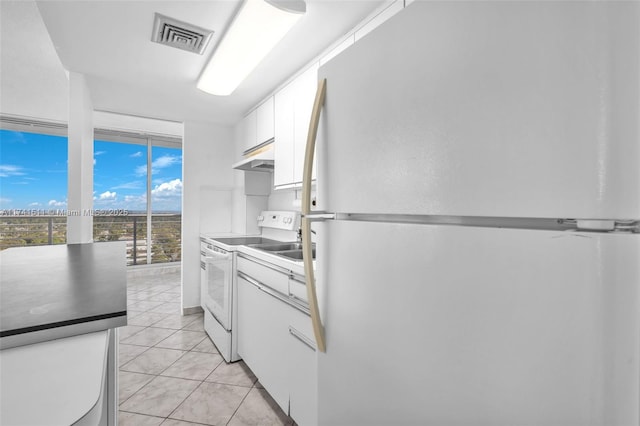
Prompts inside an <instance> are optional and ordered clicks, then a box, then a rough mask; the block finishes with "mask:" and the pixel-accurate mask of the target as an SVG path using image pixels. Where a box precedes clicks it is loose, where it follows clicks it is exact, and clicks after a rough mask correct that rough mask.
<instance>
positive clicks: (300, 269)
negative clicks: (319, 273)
mask: <svg viewBox="0 0 640 426" xmlns="http://www.w3.org/2000/svg"><path fill="white" fill-rule="evenodd" d="M238 252H239V253H243V254H246V255H247V256H251V257H255V258H256V259H259V260H262V261H265V262H269V263H271V264H273V265H276V266H279V267H281V268H284V269H287V270H289V271H291V272H293V273H294V274H296V275H300V276H301V277H304V264H303V262H302V260H293V259H288V258H286V257H283V256H278V255H277V254H273V253H269V252H267V251H264V250H260V249H257V248H253V247H248V246H240V247H238ZM313 265H314V266H315V261H314V262H313Z"/></svg>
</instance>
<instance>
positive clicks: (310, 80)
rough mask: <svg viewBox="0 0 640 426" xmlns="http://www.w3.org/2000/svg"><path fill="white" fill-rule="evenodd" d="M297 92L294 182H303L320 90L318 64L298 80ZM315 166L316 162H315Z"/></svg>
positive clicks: (313, 175) (313, 176)
mask: <svg viewBox="0 0 640 426" xmlns="http://www.w3.org/2000/svg"><path fill="white" fill-rule="evenodd" d="M296 82H297V90H296V99H295V116H294V119H295V120H294V122H295V129H294V132H293V133H294V141H295V142H294V144H293V155H294V162H293V181H294V182H296V183H297V182H302V172H303V169H304V154H305V150H306V147H307V136H308V134H309V123H310V122H311V113H312V111H313V101H314V100H315V97H316V90H317V89H318V64H314V65H313V66H312V67H310V68H309V69H308V70H306V71H305V72H304V73H302V74H301V75H300V76H299V77H298V78H297V79H296ZM314 166H315V162H314ZM315 170H316V168H315V167H314V168H313V173H312V176H311V177H312V179H315V176H316V173H315Z"/></svg>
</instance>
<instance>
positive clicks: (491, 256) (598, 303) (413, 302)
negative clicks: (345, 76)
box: [318, 221, 640, 426]
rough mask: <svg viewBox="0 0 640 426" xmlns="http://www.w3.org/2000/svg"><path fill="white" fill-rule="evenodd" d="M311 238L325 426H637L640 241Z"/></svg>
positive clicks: (347, 227)
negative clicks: (315, 244)
mask: <svg viewBox="0 0 640 426" xmlns="http://www.w3.org/2000/svg"><path fill="white" fill-rule="evenodd" d="M320 225H321V229H319V232H318V235H319V236H320V235H321V234H322V237H323V240H322V246H319V249H321V251H320V252H319V253H318V265H319V291H320V294H321V296H322V297H321V310H322V313H323V320H324V324H325V331H326V338H327V346H326V353H319V354H318V381H319V384H318V404H319V405H318V409H319V424H321V425H351V426H357V425H363V426H364V425H367V426H369V425H439V426H445V425H473V426H477V425H491V426H500V425H504V426H507V425H509V426H512V425H547V426H551V425H553V426H556V425H563V426H569V425H580V426H585V425H599V426H601V425H632V424H634V425H636V424H638V423H639V421H640V419H639V417H638V415H639V401H640V394H639V390H640V353H639V352H640V291H639V286H640V272H639V269H640V267H639V266H638V258H640V247H639V246H640V244H639V242H640V238H638V235H628V234H586V233H569V232H564V233H563V232H556V231H530V230H514V229H510V230H507V229H488V228H474V227H452V226H432V225H407V224H386V223H375V224H374V223H364V222H346V221H333V222H327V223H323V224H320ZM319 244H320V242H319ZM323 247H324V249H322V248H323Z"/></svg>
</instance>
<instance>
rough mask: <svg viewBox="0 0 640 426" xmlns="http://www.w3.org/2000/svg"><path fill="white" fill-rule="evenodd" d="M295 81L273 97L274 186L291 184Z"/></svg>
mask: <svg viewBox="0 0 640 426" xmlns="http://www.w3.org/2000/svg"><path fill="white" fill-rule="evenodd" d="M295 90H296V87H295V81H294V82H292V83H290V84H289V85H287V86H286V87H284V88H283V89H282V90H280V91H279V92H278V93H276V95H275V97H274V98H275V100H274V110H275V111H274V112H275V129H274V130H275V138H276V139H275V152H274V156H275V157H274V158H275V170H274V172H273V173H274V174H273V184H274V186H279V185H288V184H291V183H293V164H294V157H293V143H294V133H293V131H294V100H295Z"/></svg>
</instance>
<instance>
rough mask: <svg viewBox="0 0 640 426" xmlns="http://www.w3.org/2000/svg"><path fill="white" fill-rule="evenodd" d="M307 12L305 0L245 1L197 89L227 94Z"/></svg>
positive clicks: (219, 94) (200, 79) (207, 66)
mask: <svg viewBox="0 0 640 426" xmlns="http://www.w3.org/2000/svg"><path fill="white" fill-rule="evenodd" d="M305 11H306V4H305V2H304V1H303V0H245V2H244V4H243V5H242V7H241V9H240V11H239V12H238V14H237V15H236V18H235V19H234V21H233V22H232V23H231V27H230V28H229V30H228V31H227V33H226V34H225V36H224V38H223V39H222V41H221V42H220V45H219V46H218V48H217V49H216V51H215V52H214V55H213V57H212V58H211V59H210V60H209V63H208V64H207V65H206V66H205V68H204V71H202V74H201V75H200V78H199V79H198V85H197V87H198V89H200V90H202V91H205V92H207V93H211V94H212V95H218V96H227V95H230V94H231V93H233V91H234V90H235V89H236V88H237V87H238V85H240V83H241V82H242V81H243V80H244V79H245V78H246V77H247V76H248V75H249V73H251V71H253V69H254V68H255V67H256V66H257V65H258V64H259V63H260V61H262V59H263V58H264V57H265V56H267V54H268V53H269V52H270V51H271V49H273V47H274V46H275V45H276V44H277V43H278V42H279V41H280V40H281V39H282V38H283V37H284V35H285V34H286V33H287V32H288V31H289V30H290V29H291V28H292V27H293V25H294V24H295V23H296V22H297V21H298V19H300V17H301V16H302V15H303V14H304V12H305Z"/></svg>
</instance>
